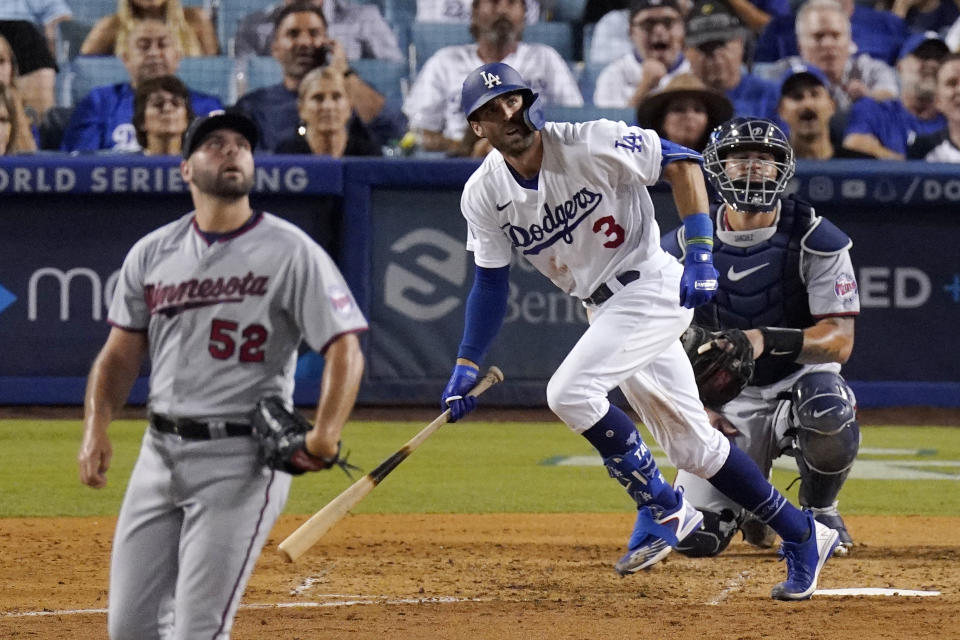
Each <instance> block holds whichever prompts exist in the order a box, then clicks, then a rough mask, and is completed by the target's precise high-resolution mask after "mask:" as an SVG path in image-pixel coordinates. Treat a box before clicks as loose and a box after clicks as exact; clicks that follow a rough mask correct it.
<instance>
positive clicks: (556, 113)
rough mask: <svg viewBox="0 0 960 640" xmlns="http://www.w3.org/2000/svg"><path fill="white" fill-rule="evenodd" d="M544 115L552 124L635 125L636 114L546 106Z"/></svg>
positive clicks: (597, 108) (611, 110)
mask: <svg viewBox="0 0 960 640" xmlns="http://www.w3.org/2000/svg"><path fill="white" fill-rule="evenodd" d="M544 115H545V116H546V118H547V120H548V121H552V122H587V121H589V120H599V119H600V118H606V119H607V120H622V121H623V122H626V123H627V124H636V121H637V114H636V111H634V110H633V109H603V108H600V107H594V106H592V105H590V106H583V107H560V106H551V105H547V107H545V108H544Z"/></svg>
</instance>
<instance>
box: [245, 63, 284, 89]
mask: <svg viewBox="0 0 960 640" xmlns="http://www.w3.org/2000/svg"><path fill="white" fill-rule="evenodd" d="M245 63H246V64H245V67H246V68H245V69H243V75H244V80H243V81H242V82H241V83H240V87H241V88H242V89H245V92H248V91H253V90H254V89H260V88H261V87H268V86H270V85H272V84H277V83H278V82H280V81H281V80H283V68H282V67H281V66H280V63H279V62H277V61H276V60H274V59H273V58H271V57H270V56H251V57H249V58H246V59H245Z"/></svg>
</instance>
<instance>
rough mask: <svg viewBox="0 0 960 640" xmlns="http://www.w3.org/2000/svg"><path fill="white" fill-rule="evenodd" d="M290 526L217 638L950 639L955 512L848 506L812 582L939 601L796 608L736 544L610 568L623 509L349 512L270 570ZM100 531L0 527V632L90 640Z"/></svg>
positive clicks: (83, 521) (626, 519)
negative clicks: (832, 554)
mask: <svg viewBox="0 0 960 640" xmlns="http://www.w3.org/2000/svg"><path fill="white" fill-rule="evenodd" d="M304 519H305V518H304V517H284V518H283V519H281V521H280V522H279V523H278V524H277V526H276V528H275V529H274V531H273V532H272V536H271V540H270V543H269V545H268V547H267V550H266V551H265V553H264V555H263V557H262V558H261V559H260V562H259V564H258V565H257V568H256V570H255V572H254V575H253V578H252V579H251V582H250V585H249V587H248V589H247V593H246V595H245V597H244V600H243V607H242V608H241V610H240V613H239V615H238V618H237V623H236V626H235V627H234V633H233V638H235V639H240V640H243V639H251V640H252V639H262V638H270V639H272V640H292V639H294V638H302V639H308V638H350V639H366V638H370V639H376V640H392V639H394V638H418V639H434V638H436V639H451V640H454V639H456V640H461V639H468V638H469V639H470V640H477V639H487V638H489V639H500V638H522V639H523V640H537V639H541V638H542V639H545V640H546V639H549V640H560V639H566V638H569V639H581V638H600V639H619V638H631V639H632V638H651V639H663V638H684V639H688V638H723V639H725V640H726V639H744V640H747V639H750V640H753V639H756V640H766V639H778V638H783V639H789V640H803V639H808V638H815V639H821V640H831V639H834V638H849V639H854V638H856V639H860V638H865V639H866V638H869V639H878V638H890V639H894V638H896V639H897V640H901V639H911V638H934V637H935V638H938V639H946V638H960V630H958V628H957V626H956V615H957V613H956V612H957V611H958V610H960V570H958V567H960V541H958V539H957V537H956V535H955V532H956V531H957V528H958V526H960V518H928V517H899V518H893V517H875V516H861V517H857V516H850V517H848V518H847V522H848V524H849V526H850V529H851V531H852V532H853V534H854V536H855V538H856V539H857V542H858V546H857V547H856V548H855V549H854V552H853V554H852V555H851V556H850V557H847V558H836V559H834V560H832V561H831V562H830V563H829V564H828V565H827V567H826V569H825V570H824V574H823V576H822V579H821V583H820V587H821V588H825V589H836V588H843V587H886V588H895V589H911V590H936V591H940V592H942V595H939V596H936V597H903V596H887V597H884V596H856V597H852V596H845V597H838V596H815V597H814V598H813V599H812V600H811V601H809V602H805V603H783V602H774V601H772V600H770V599H769V597H768V596H769V591H770V587H771V586H772V585H773V584H774V583H776V582H778V581H779V580H781V579H782V577H783V575H784V572H785V568H784V565H783V564H781V563H779V562H777V559H776V554H775V553H773V552H772V551H769V550H757V549H753V548H752V547H748V546H746V545H745V544H743V543H742V542H739V541H738V542H735V543H734V544H733V545H731V547H730V548H729V549H728V550H727V552H726V553H724V554H723V555H722V556H721V557H720V558H715V559H712V560H708V559H702V560H694V559H689V558H684V557H681V556H679V555H676V554H674V555H671V556H668V558H667V560H666V561H664V562H663V563H661V564H660V565H658V566H656V567H654V568H653V569H652V570H650V571H646V572H642V573H640V574H637V575H634V576H631V577H629V578H625V579H621V578H619V577H618V576H616V574H615V573H614V572H613V570H612V568H611V567H612V563H613V561H614V560H615V559H616V557H617V556H618V554H619V553H620V550H621V549H620V547H621V545H622V544H623V542H624V539H625V536H626V534H627V532H628V531H629V529H630V527H631V526H632V517H631V516H630V515H629V514H615V515H609V514H604V515H598V514H586V515H576V514H574V515H570V514H563V515H555V514H551V515H400V516H397V515H389V516H388V515H359V516H350V517H348V518H347V519H346V520H344V521H343V522H342V523H340V524H339V525H338V526H337V527H336V528H335V529H334V530H333V531H332V532H330V533H329V534H328V535H327V536H326V537H325V538H324V539H323V540H321V542H320V543H319V544H318V545H317V546H316V547H314V548H313V549H312V550H311V551H310V552H308V554H307V555H306V556H304V558H303V559H301V561H300V562H298V563H297V564H293V565H290V564H285V563H284V562H283V561H282V560H281V559H280V556H279V554H278V553H276V551H275V550H274V547H275V545H276V543H277V542H279V540H281V539H282V538H283V537H284V536H286V535H287V534H288V533H289V532H290V531H292V530H293V529H294V528H295V527H296V526H297V525H298V524H299V523H300V522H302V521H303V520H304ZM113 526H114V520H113V519H112V518H96V519H93V518H77V519H54V518H29V519H6V520H0V638H3V639H8V638H16V639H19V638H45V639H54V640H55V639H59V638H64V639H70V640H78V639H83V640H86V639H91V640H93V639H98V638H105V637H106V631H105V620H106V616H105V614H104V613H103V612H102V611H99V610H101V609H103V608H104V607H105V606H106V597H107V594H106V585H107V570H108V564H109V549H110V538H111V535H112V532H113ZM277 604H283V605H285V606H282V607H280V606H266V605H277ZM91 610H93V611H91ZM43 612H46V615H43Z"/></svg>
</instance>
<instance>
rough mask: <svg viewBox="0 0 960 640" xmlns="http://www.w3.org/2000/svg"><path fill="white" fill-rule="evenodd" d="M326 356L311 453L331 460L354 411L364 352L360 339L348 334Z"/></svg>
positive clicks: (336, 342)
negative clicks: (344, 427) (344, 426)
mask: <svg viewBox="0 0 960 640" xmlns="http://www.w3.org/2000/svg"><path fill="white" fill-rule="evenodd" d="M323 356H324V366H323V380H322V381H321V383H320V400H319V402H318V403H317V416H316V420H315V421H314V431H315V432H316V439H314V438H310V440H311V445H313V444H314V443H315V446H311V447H310V451H311V453H313V454H314V455H318V456H320V457H325V458H329V457H330V456H332V455H333V454H334V453H336V450H337V441H338V440H340V432H341V431H342V430H343V425H344V424H346V422H347V420H348V419H349V417H350V413H351V411H353V405H354V402H355V401H356V399H357V393H358V392H359V390H360V380H361V378H362V377H363V367H364V360H363V351H362V350H361V349H360V341H359V340H358V339H357V336H356V335H354V334H352V333H348V334H344V335H342V336H340V337H339V338H337V340H335V341H334V342H333V344H331V345H330V346H329V347H328V348H327V350H326V352H325V353H324V354H323Z"/></svg>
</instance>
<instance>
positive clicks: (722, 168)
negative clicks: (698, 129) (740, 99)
mask: <svg viewBox="0 0 960 640" xmlns="http://www.w3.org/2000/svg"><path fill="white" fill-rule="evenodd" d="M746 151H761V152H765V153H769V154H771V155H773V158H774V159H773V162H772V164H773V165H774V166H775V167H776V170H777V177H776V179H770V178H767V177H766V176H762V175H757V174H756V173H755V172H753V171H751V172H749V173H747V174H746V175H744V176H738V177H736V178H731V177H730V176H729V175H728V174H727V171H726V162H725V161H726V159H727V157H728V156H729V155H730V154H731V153H737V152H746ZM755 162H759V163H767V164H769V161H761V160H757V161H755ZM703 167H704V169H705V170H706V171H707V174H708V175H709V177H710V183H711V184H712V185H713V186H714V188H715V189H716V190H717V191H719V192H720V195H721V196H722V197H723V200H724V202H726V203H727V204H728V205H729V206H731V207H733V208H734V209H736V210H738V211H742V212H744V213H760V212H763V211H771V210H772V209H773V208H774V206H775V205H776V203H777V198H778V197H779V196H780V194H782V193H783V192H784V190H785V189H786V188H787V182H788V181H789V180H790V178H792V177H793V171H794V169H795V168H796V163H795V161H794V157H793V148H792V147H791V146H790V142H789V141H788V140H787V137H786V136H785V135H784V133H783V131H781V130H780V127H778V126H777V125H776V124H774V123H773V122H771V121H770V120H765V119H763V118H733V119H732V120H728V121H727V122H724V123H723V124H721V125H720V126H719V127H717V128H716V129H714V130H713V131H712V132H711V133H710V140H709V142H708V143H707V146H706V148H704V150H703Z"/></svg>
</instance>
